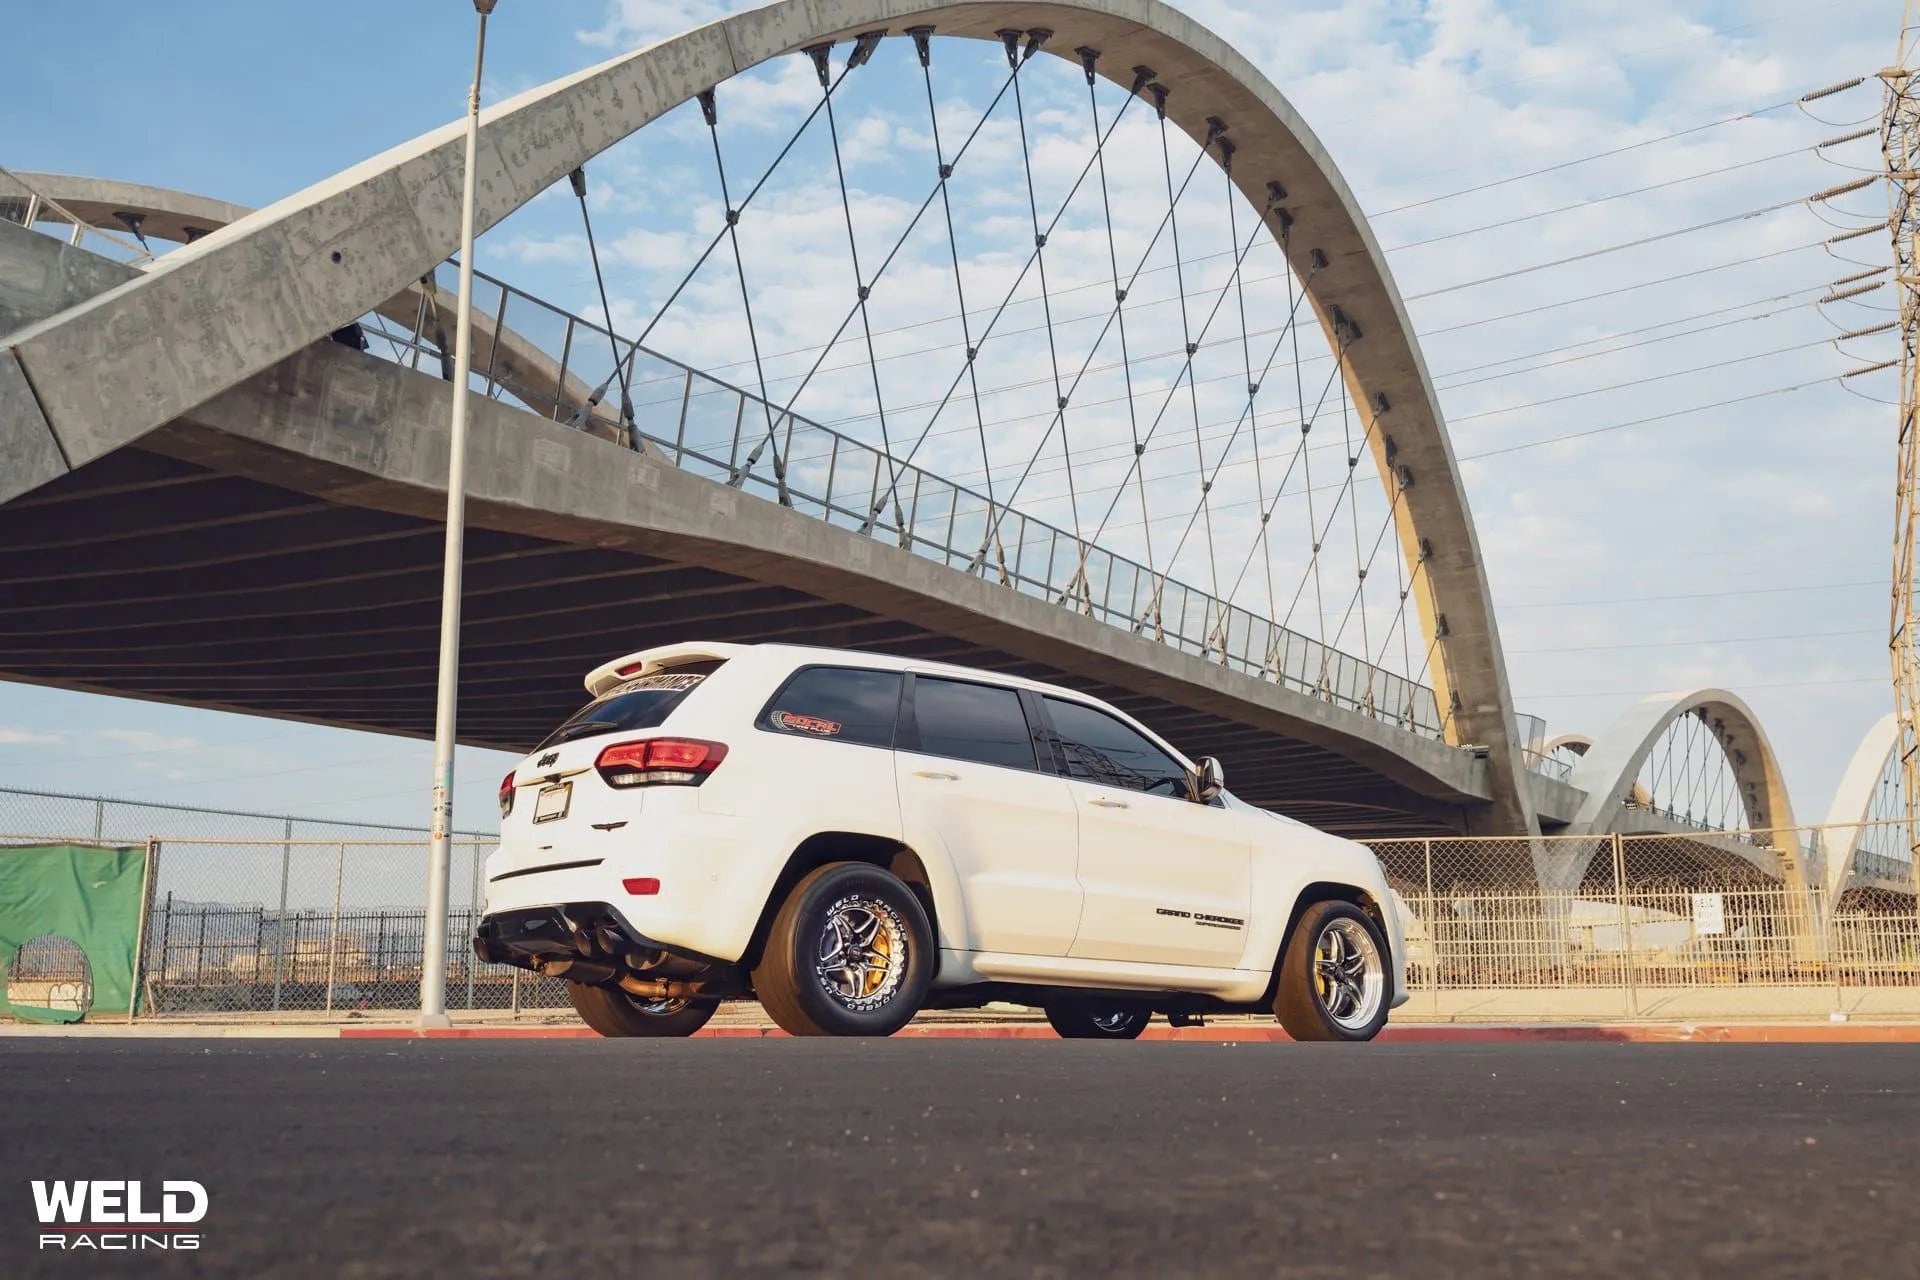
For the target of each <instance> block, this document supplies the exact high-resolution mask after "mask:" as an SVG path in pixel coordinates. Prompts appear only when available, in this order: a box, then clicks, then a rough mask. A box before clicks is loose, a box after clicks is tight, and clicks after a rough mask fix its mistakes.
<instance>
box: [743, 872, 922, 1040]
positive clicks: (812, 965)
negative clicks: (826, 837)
mask: <svg viewBox="0 0 1920 1280" xmlns="http://www.w3.org/2000/svg"><path fill="white" fill-rule="evenodd" d="M932 976H933V930H932V928H931V927H929V925H928V924H927V913H926V911H925V910H924V909H923V908H922V907H921V905H920V900H919V899H918V898H917V897H915V896H914V893H913V890H911V889H909V888H907V886H906V885H905V884H903V883H902V882H901V881H900V880H899V879H898V878H897V877H895V876H893V875H890V874H889V873H887V872H885V871H882V870H881V869H880V868H878V867H873V866H868V865H867V864H866V863H863V862H836V863H832V864H830V865H828V866H824V867H821V868H819V869H818V870H815V871H813V872H811V873H809V874H808V875H807V877H806V878H805V879H803V880H802V881H801V882H800V883H799V884H797V885H795V886H794V888H793V892H792V893H790V894H789V895H787V900H786V902H784V903H783V904H781V907H780V911H779V914H778V915H776V916H775V917H774V920H773V928H772V929H771V930H770V931H769V932H768V934H767V944H766V947H765V948H764V950H763V951H762V953H761V958H760V963H759V965H758V966H757V967H755V969H754V971H753V989H754V994H755V995H757V996H758V997H759V999H760V1003H761V1005H762V1006H763V1007H764V1008H765V1009H766V1011H767V1016H768V1017H770V1018H772V1019H773V1020H774V1022H775V1023H776V1024H777V1025H778V1026H779V1027H780V1028H781V1029H782V1030H784V1031H786V1032H787V1033H788V1034H790V1035H796V1036H890V1035H892V1034H893V1033H894V1032H896V1031H898V1030H899V1029H900V1028H901V1027H904V1026H906V1025H907V1022H908V1021H909V1020H910V1019H912V1017H913V1015H914V1014H916V1013H918V1012H919V1011H920V1003H921V1001H922V1000H923V999H924V998H925V996H926V993H927V982H928V981H929V979H931V978H932Z"/></svg>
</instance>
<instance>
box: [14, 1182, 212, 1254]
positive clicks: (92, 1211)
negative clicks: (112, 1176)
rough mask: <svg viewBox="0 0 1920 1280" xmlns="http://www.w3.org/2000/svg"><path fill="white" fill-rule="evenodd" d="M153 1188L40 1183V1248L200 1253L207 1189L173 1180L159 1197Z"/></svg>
mask: <svg viewBox="0 0 1920 1280" xmlns="http://www.w3.org/2000/svg"><path fill="white" fill-rule="evenodd" d="M151 1185H152V1184H150V1183H141V1182H135V1181H113V1180H105V1181H102V1180H98V1179H96V1180H93V1181H85V1180H82V1181H79V1182H37V1181H36V1182H35V1183H34V1184H33V1208H34V1212H35V1213H37V1214H38V1215H39V1217H40V1248H41V1249H43V1250H46V1249H52V1250H56V1251H64V1252H67V1253H81V1252H87V1253H100V1252H109V1253H118V1252H128V1251H140V1250H152V1251H155V1252H162V1251H168V1250H177V1251H181V1252H189V1251H192V1250H195V1249H198V1248H199V1247H200V1228H199V1226H198V1225H197V1224H198V1223H199V1222H200V1220H201V1219H202V1218H204V1217H206V1216H207V1189H206V1188H205V1187H203V1186H201V1185H200V1184H199V1183H197V1182H186V1181H178V1182H171V1181H170V1182H162V1183H161V1184H160V1187H159V1193H158V1194H157V1195H156V1194H154V1193H153V1192H152V1191H150V1190H148V1187H150V1186H151Z"/></svg>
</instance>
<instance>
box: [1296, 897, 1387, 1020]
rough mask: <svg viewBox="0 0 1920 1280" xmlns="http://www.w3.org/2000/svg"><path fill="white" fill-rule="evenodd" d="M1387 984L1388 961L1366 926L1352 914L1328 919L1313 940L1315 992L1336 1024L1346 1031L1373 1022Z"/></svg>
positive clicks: (1321, 1005) (1322, 1006)
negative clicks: (1383, 956)
mask: <svg viewBox="0 0 1920 1280" xmlns="http://www.w3.org/2000/svg"><path fill="white" fill-rule="evenodd" d="M1386 987H1387V966H1386V962H1385V960H1384V959H1383V958H1382V956H1381V954H1380V945H1379V944H1378V943H1377V942H1375V941H1374V938H1373V934H1372V933H1371V932H1370V931H1369V930H1368V929H1367V928H1366V926H1365V925H1363V924H1361V923H1360V922H1359V921H1358V920H1355V919H1353V918H1352V917H1350V916H1340V917H1337V918H1335V919H1333V920H1330V921H1328V922H1327V924H1326V926H1325V927H1324V928H1322V929H1321V930H1320V936H1319V937H1318V938H1316V939H1315V940H1314V944H1313V994H1314V998H1315V999H1316V1000H1318V1001H1319V1002H1320V1008H1321V1010H1322V1011H1323V1012H1324V1013H1325V1014H1326V1015H1327V1017H1328V1018H1329V1019H1330V1020H1331V1021H1332V1022H1333V1023H1334V1025H1336V1026H1338V1027H1340V1028H1342V1029H1343V1030H1346V1031H1364V1030H1366V1029H1367V1028H1368V1027H1370V1026H1372V1025H1373V1020H1374V1018H1375V1017H1376V1016H1377V1015H1378V1014H1379V1012H1380V1005H1381V1003H1382V1002H1383V1001H1384V1000H1385V999H1386Z"/></svg>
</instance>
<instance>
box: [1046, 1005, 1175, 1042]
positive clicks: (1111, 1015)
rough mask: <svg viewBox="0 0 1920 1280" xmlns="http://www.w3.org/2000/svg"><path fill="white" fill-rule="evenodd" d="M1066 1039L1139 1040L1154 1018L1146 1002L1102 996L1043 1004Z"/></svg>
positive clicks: (1051, 1022)
mask: <svg viewBox="0 0 1920 1280" xmlns="http://www.w3.org/2000/svg"><path fill="white" fill-rule="evenodd" d="M1041 1010H1042V1012H1044V1013H1045V1014H1046V1015H1047V1022H1048V1024H1049V1025H1051V1026H1052V1027H1053V1029H1054V1032H1055V1033H1056V1034H1058V1035H1059V1037H1060V1038H1061V1039H1062V1040H1137V1039H1139V1038H1140V1033H1141V1032H1142V1031H1145V1030H1146V1029H1147V1024H1148V1023H1150V1022H1152V1021H1153V1010H1151V1009H1148V1008H1146V1007H1144V1006H1142V1005H1137V1004H1126V1003H1113V1002H1109V1001H1102V1000H1098V999H1079V998H1073V999H1063V1000H1055V1001H1053V1002H1051V1003H1049V1004H1045V1005H1042V1006H1041Z"/></svg>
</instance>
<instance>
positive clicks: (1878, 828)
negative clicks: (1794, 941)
mask: <svg viewBox="0 0 1920 1280" xmlns="http://www.w3.org/2000/svg"><path fill="white" fill-rule="evenodd" d="M1899 751H1900V721H1899V717H1898V716H1896V715H1895V714H1894V713H1892V712H1888V713H1887V714H1886V715H1885V716H1883V717H1881V719H1880V720H1878V721H1877V722H1876V723H1875V724H1874V725H1873V727H1872V728H1870V729H1868V730H1867V732H1866V735H1865V736H1864V737H1863V738H1861V740H1860V745H1859V747H1857V748H1856V749H1855V750H1854V753H1853V759H1852V760H1851V761H1850V762H1849V763H1848V764H1847V771H1846V772H1845V773H1844V774H1842V775H1841V778H1840V785H1839V787H1838V788H1836V789H1835V791H1834V794H1833V804H1832V806H1831V807H1830V808H1829V809H1828V810H1827V820H1826V826H1825V828H1824V829H1823V830H1822V831H1821V833H1820V839H1821V850H1822V855H1823V857H1824V860H1825V866H1824V876H1823V886H1822V887H1823V888H1824V889H1825V890H1826V895H1827V902H1828V903H1829V904H1832V905H1834V906H1837V905H1838V904H1839V902H1840V899H1841V896H1842V895H1843V894H1845V893H1846V892H1847V891H1848V890H1849V889H1853V888H1874V889H1892V890H1894V891H1895V892H1901V891H1911V889H1912V887H1913V885H1912V877H1913V871H1912V860H1911V859H1912V854H1911V850H1909V849H1908V847H1907V833H1906V826H1905V822H1904V819H1905V818H1906V803H1905V797H1904V794H1903V791H1902V781H1901V772H1900V759H1899Z"/></svg>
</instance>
